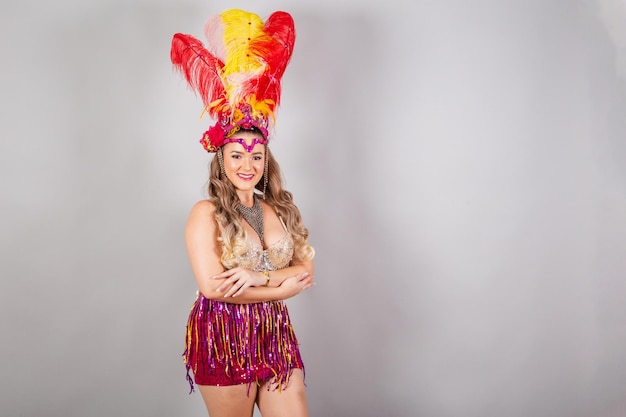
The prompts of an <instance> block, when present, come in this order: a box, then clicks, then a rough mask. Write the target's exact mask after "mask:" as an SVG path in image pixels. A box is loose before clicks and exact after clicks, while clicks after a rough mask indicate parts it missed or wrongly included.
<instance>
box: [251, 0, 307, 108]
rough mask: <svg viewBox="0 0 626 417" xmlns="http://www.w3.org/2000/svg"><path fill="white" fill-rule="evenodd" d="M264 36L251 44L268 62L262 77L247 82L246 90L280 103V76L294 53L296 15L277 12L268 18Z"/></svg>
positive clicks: (265, 61)
mask: <svg viewBox="0 0 626 417" xmlns="http://www.w3.org/2000/svg"><path fill="white" fill-rule="evenodd" d="M264 32H265V34H266V35H267V36H263V37H261V38H260V39H258V40H253V42H252V43H251V45H250V48H251V50H252V51H253V53H254V55H255V56H258V57H261V58H262V59H263V61H264V63H265V65H266V68H265V71H264V73H263V74H261V75H260V76H259V77H255V78H253V79H251V80H248V81H247V82H246V84H247V85H246V86H245V87H244V91H246V90H247V91H255V92H256V98H257V100H267V99H269V100H273V101H274V103H275V105H274V106H273V107H274V108H275V107H276V106H278V104H279V102H280V96H281V79H282V77H283V74H284V73H285V69H286V68H287V64H289V61H290V59H291V54H292V53H293V46H294V44H295V40H296V31H295V27H294V22H293V18H292V17H291V15H290V14H289V13H286V12H274V13H272V14H271V15H270V17H269V18H268V19H267V20H266V21H265V25H264Z"/></svg>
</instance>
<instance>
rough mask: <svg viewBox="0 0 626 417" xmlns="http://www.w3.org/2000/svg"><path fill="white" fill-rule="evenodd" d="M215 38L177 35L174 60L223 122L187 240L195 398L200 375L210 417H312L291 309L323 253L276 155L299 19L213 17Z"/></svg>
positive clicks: (209, 140) (189, 354) (215, 130)
mask: <svg viewBox="0 0 626 417" xmlns="http://www.w3.org/2000/svg"><path fill="white" fill-rule="evenodd" d="M206 32H207V38H208V39H209V48H211V49H212V50H211V51H209V50H207V49H205V48H204V47H203V46H202V44H201V43H200V42H199V41H198V40H197V39H195V38H193V37H191V36H189V35H182V34H176V35H174V39H173V41H172V53H171V57H172V62H173V63H174V66H175V67H176V68H177V69H179V70H181V72H182V73H183V74H184V75H185V77H186V79H187V81H188V82H189V83H190V85H191V86H192V87H193V88H194V89H195V90H196V91H197V92H199V93H200V95H201V96H202V98H203V101H204V103H205V105H206V108H205V110H206V111H208V112H209V114H211V116H213V117H214V118H215V119H217V123H216V124H215V125H214V126H213V127H211V128H210V129H209V130H208V131H207V132H205V134H204V136H203V138H202V140H201V143H202V144H203V146H204V148H205V149H206V150H207V151H209V152H216V157H215V158H213V160H212V162H211V166H210V180H209V195H210V196H211V197H210V199H209V200H204V201H200V202H198V203H196V204H195V206H194V207H193V209H192V210H191V213H190V216H189V220H188V223H187V227H186V230H185V240H186V244H187V250H188V253H189V258H190V261H191V266H192V270H193V273H194V275H195V278H196V281H197V283H198V287H199V293H198V298H197V299H196V302H195V303H194V305H193V307H192V309H191V312H190V315H189V321H188V326H187V338H186V350H185V353H184V358H185V363H186V366H187V370H188V376H187V377H188V379H189V382H190V384H191V387H192V390H193V381H192V379H191V377H190V376H189V371H191V372H192V373H193V379H194V380H195V383H196V384H197V385H198V386H199V389H200V393H201V394H202V397H203V399H204V401H205V404H206V406H207V410H208V412H209V415H210V416H211V417H226V416H233V417H235V416H236V417H241V416H252V413H253V408H254V404H255V403H256V404H257V405H258V407H259V410H260V411H261V414H262V415H264V416H291V417H298V416H308V411H307V404H306V395H305V389H304V365H303V363H302V359H301V357H300V352H299V349H298V342H297V339H296V337H295V334H294V332H293V328H292V325H291V321H290V319H289V313H288V311H287V307H286V305H285V303H284V300H285V299H287V298H290V297H293V296H294V295H297V294H299V293H300V292H302V291H304V290H305V289H307V288H309V287H311V286H312V285H314V283H313V262H312V259H313V254H314V252H313V249H312V248H311V247H310V245H309V243H308V231H307V229H306V228H305V227H304V226H303V224H302V220H301V216H300V213H299V210H298V208H297V207H296V206H295V205H294V203H293V201H292V195H291V193H289V192H288V191H286V190H284V189H283V187H282V180H281V174H280V169H279V166H278V164H277V162H276V161H275V160H274V159H273V157H272V154H271V152H270V150H269V148H268V137H269V131H270V130H271V128H272V127H273V126H272V124H273V121H274V111H275V109H276V107H277V105H278V102H279V98H280V77H281V76H282V74H283V72H284V69H285V67H286V65H287V63H288V61H289V59H290V56H291V51H292V48H293V43H294V40H295V32H294V29H293V20H292V19H291V16H289V15H288V14H287V13H284V12H276V13H274V14H272V15H271V16H270V17H269V18H268V19H267V21H266V22H263V21H262V20H261V19H260V18H259V17H258V16H256V15H254V14H251V13H247V12H244V11H241V10H229V11H226V12H224V13H222V14H221V15H219V16H215V17H212V18H210V19H209V20H208V21H207V25H206ZM216 34H217V35H216ZM259 196H261V197H259Z"/></svg>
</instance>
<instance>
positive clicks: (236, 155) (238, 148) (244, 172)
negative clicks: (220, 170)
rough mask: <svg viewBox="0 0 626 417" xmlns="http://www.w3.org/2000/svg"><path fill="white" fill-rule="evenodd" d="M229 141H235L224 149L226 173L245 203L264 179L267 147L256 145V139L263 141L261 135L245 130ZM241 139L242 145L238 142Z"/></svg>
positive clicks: (227, 144) (260, 144)
mask: <svg viewBox="0 0 626 417" xmlns="http://www.w3.org/2000/svg"><path fill="white" fill-rule="evenodd" d="M229 139H231V140H234V141H232V142H229V143H226V144H225V145H224V147H223V149H222V152H223V155H224V171H225V173H226V177H227V178H228V179H229V180H230V182H231V183H232V184H233V185H234V186H235V188H236V189H237V194H239V199H240V200H241V201H242V202H243V201H245V200H248V198H251V197H252V193H254V187H255V186H256V185H257V183H258V182H259V181H261V179H262V178H263V170H264V168H265V145H263V144H262V143H255V139H256V140H257V141H260V140H263V136H262V135H261V134H260V133H256V132H250V131H245V130H241V131H239V132H237V133H235V134H234V135H233V136H232V138H229ZM239 139H243V140H242V141H241V142H242V143H239V142H237V140H239ZM227 140H228V139H227Z"/></svg>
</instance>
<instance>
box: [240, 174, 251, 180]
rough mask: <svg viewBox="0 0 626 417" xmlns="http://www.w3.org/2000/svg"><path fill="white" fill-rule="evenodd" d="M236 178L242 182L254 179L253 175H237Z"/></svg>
mask: <svg viewBox="0 0 626 417" xmlns="http://www.w3.org/2000/svg"><path fill="white" fill-rule="evenodd" d="M237 177H239V179H241V180H243V181H252V179H253V178H254V175H253V174H247V175H246V174H237Z"/></svg>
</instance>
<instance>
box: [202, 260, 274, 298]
mask: <svg viewBox="0 0 626 417" xmlns="http://www.w3.org/2000/svg"><path fill="white" fill-rule="evenodd" d="M213 278H214V279H223V280H224V282H222V284H221V285H220V286H219V287H217V292H220V293H221V292H223V291H226V292H225V293H224V298H227V297H236V296H238V295H239V294H241V293H242V292H244V291H245V289H246V288H248V287H260V286H262V285H265V282H266V280H267V279H266V277H265V275H263V274H262V273H261V272H254V271H249V270H247V269H244V268H240V267H237V268H233V269H229V270H227V271H224V272H222V273H221V274H219V275H215V276H214V277H213Z"/></svg>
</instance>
